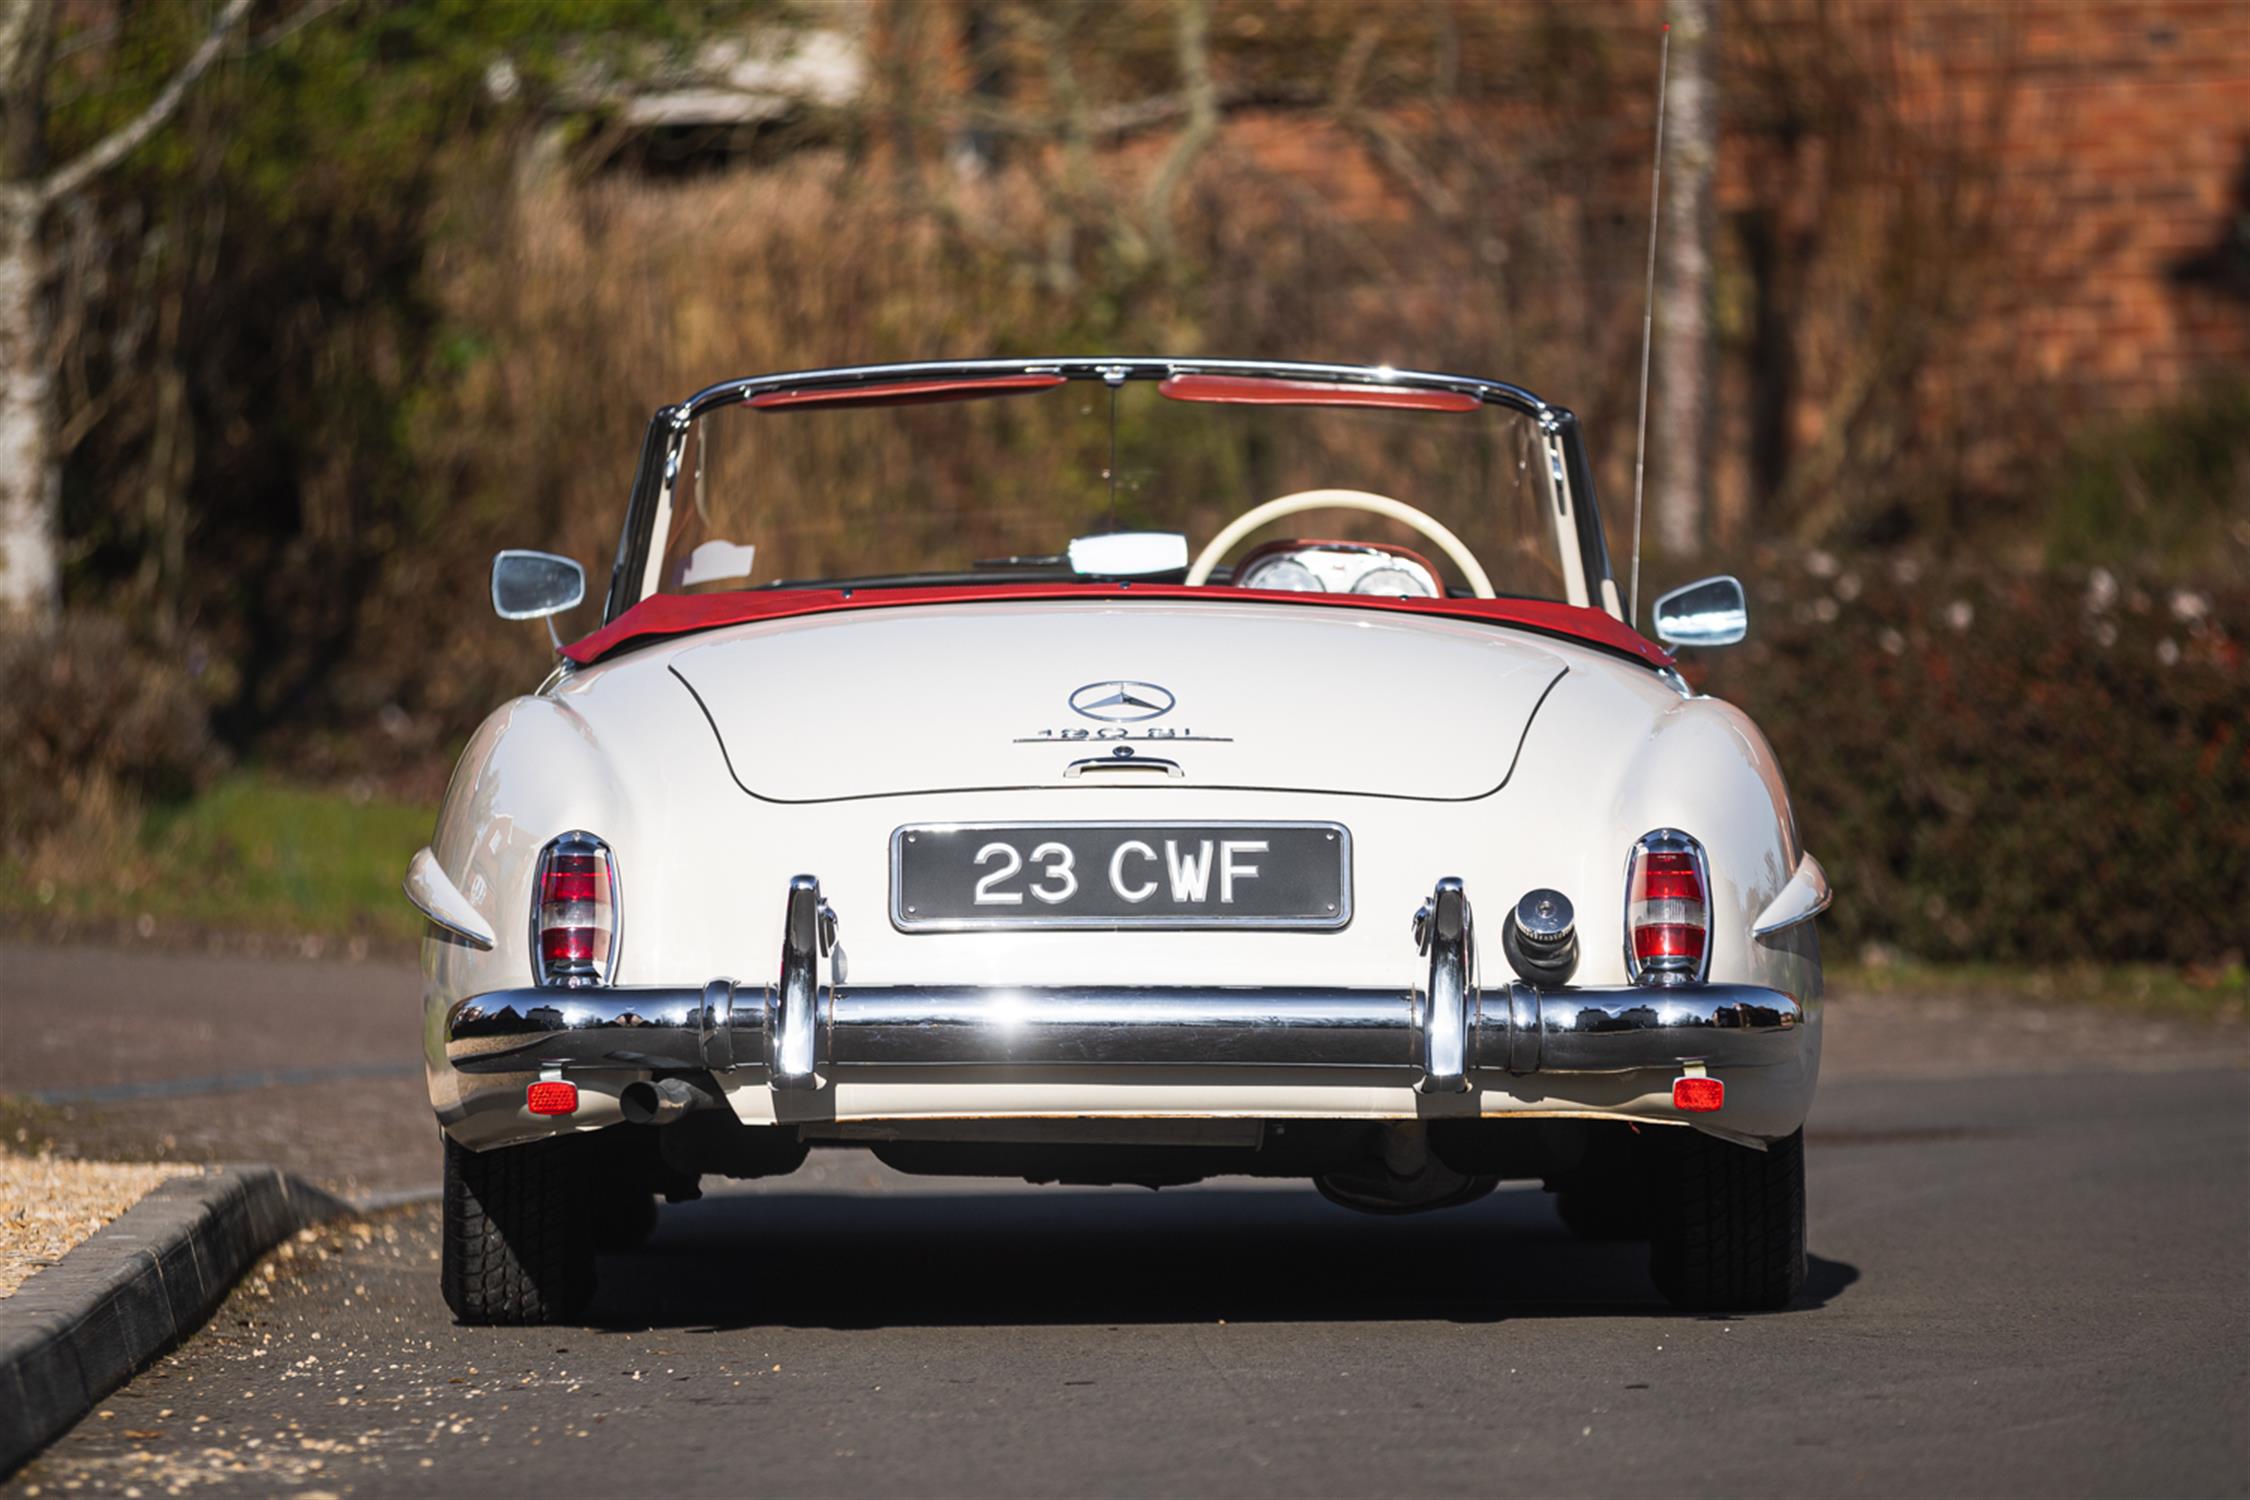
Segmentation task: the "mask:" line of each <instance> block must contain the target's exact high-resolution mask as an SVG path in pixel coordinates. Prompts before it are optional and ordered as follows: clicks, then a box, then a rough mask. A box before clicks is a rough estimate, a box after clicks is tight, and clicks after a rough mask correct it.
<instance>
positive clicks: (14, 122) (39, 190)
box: [0, 0, 62, 623]
mask: <svg viewBox="0 0 2250 1500" xmlns="http://www.w3.org/2000/svg"><path fill="white" fill-rule="evenodd" d="M53 39H54V13H53V11H52V9H51V8H50V6H49V5H48V3H47V0H0V623H5V622H7V621H10V620H20V619H23V618H26V617H29V618H31V619H34V620H49V619H52V618H53V617H54V614H55V611H56V610H57V608H58V607H59V606H60V604H61V601H62V554H61V549H60V547H59V545H58V543H57V537H58V535H59V528H60V517H59V515H58V514H57V512H58V507H59V500H60V496H61V492H62V483H61V476H60V475H59V473H58V472H57V470H56V467H55V446H54V445H55V438H54V422H53V417H54V413H53V411H52V409H51V400H52V397H51V392H50V388H49V378H48V355H49V353H50V351H49V349H48V347H47V345H48V342H49V340H50V339H51V338H52V335H53V325H52V324H51V323H50V322H49V318H50V316H51V314H50V312H49V309H48V306H47V296H46V269H47V268H46V262H45V257H44V256H43V254H42V253H41V242H40V235H39V225H40V220H41V218H42V217H43V216H44V213H45V209H46V203H45V199H44V194H43V189H44V186H45V184H44V183H43V181H42V180H41V175H40V174H41V172H42V171H43V169H44V168H45V166H46V144H47V142H46V124H47V121H46V99H45V91H46V79H47V60H48V57H49V56H50V53H51V49H52V45H53Z"/></svg>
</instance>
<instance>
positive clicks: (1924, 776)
mask: <svg viewBox="0 0 2250 1500" xmlns="http://www.w3.org/2000/svg"><path fill="white" fill-rule="evenodd" d="M1748 582H1749V585H1750V588H1751V598H1752V606H1751V611H1752V612H1751V622H1752V623H1751V636H1750V641H1749V642H1748V643H1747V644H1745V645H1744V646H1742V647H1739V648H1736V649H1734V650H1732V651H1727V652H1717V653H1712V654H1710V655H1709V656H1708V657H1706V658H1705V659H1704V660H1703V661H1702V662H1694V663H1690V664H1689V670H1690V672H1691V675H1692V676H1693V677H1694V678H1695V679H1696V680H1698V681H1699V682H1700V683H1701V684H1702V685H1703V686H1705V687H1706V688H1707V690H1708V691H1711V692H1713V693H1716V694H1717V695H1719V696H1721V697H1724V698H1727V699H1729V700H1731V701H1733V702H1735V703H1738V704H1740V705H1741V706H1742V707H1743V708H1744V709H1746V710H1747V711H1749V712H1750V713H1751V714H1752V715H1753V716H1754V717H1755V718H1756V719H1757V720H1758V722H1759V724H1760V725H1761V726H1762V727H1763V728H1764V729H1765V731H1766V732H1767V734H1768V735H1769V736H1770V737H1771V738H1772V740H1773V743H1774V748H1775V751H1776V752H1777V753H1778V754H1779V756H1780V758H1781V763H1782V766H1783V768H1784V769H1785V770H1786V772H1787V774H1788V776H1789V780H1790V790H1791V794H1792V796H1793V798H1794V801H1795V804H1796V809H1797V818H1798V824H1799V827H1800V828H1801V830H1802V831H1803V834H1804V838H1805V842H1806V845H1807V847H1808V848H1810V849H1811V850H1812V851H1813V852H1814V853H1815V854H1816V855H1818V856H1819V857H1820V860H1821V862H1822V863H1823V864H1824V865H1825V866H1826V867H1827V869H1828V872H1829V875H1830V878H1831V879H1832V881H1833V882H1834V884H1835V886H1836V889H1837V900H1836V906H1835V908H1834V912H1833V914H1832V916H1831V917H1830V918H1828V919H1827V930H1828V932H1829V933H1830V934H1831V936H1832V938H1833V939H1835V940H1837V941H1838V949H1839V956H1843V957H1851V956H1857V955H1860V954H1862V953H1863V952H1865V951H1867V950H1868V948H1869V947H1870V945H1882V947H1883V948H1886V949H1889V950H1892V951H1895V952H1898V953H1901V954H1904V955H1909V956H1913V957H1916V958H1922V959H1935V960H1944V961H1949V962H1953V961H1975V960H1994V961H2009V962H2021V963H2030V964H2041V965H2046V964H2056V963H2062V962H2068V961H2075V960H2086V959H2093V960H2102V961H2108V962H2124V961H2150V962H2162V963H2175V964H2178V963H2210V962H2214V961H2222V960H2225V959H2228V958H2229V957H2232V958H2233V959H2234V960H2235V961H2237V962H2239V958H2240V954H2241V951H2242V948H2243V945H2244V941H2245V935H2246V934H2250V670H2246V662H2245V654H2244V653H2245V639H2246V637H2250V587H2242V586H2234V587H2231V588H2228V589H2225V590H2217V591H2214V590H2202V591H2194V590H2189V589H2184V588H2159V587H2153V586H2149V585H2146V584H2136V583H2134V582H2131V581H2126V580H2119V579H2118V578H2116V577H2114V576H2113V575H2112V574H2110V573H2108V572H2106V571H2104V570H2101V569H2094V570H2091V571H2089V572H2077V573H2072V574H2061V573H2047V574H2040V575H2033V576H2011V575H2002V574H1998V573H1994V572H1985V573H1977V572H1972V571H1969V570H1968V569H1967V568H1965V567H1952V568H1945V569H1937V568H1928V567H1923V566H1918V565H1916V564H1915V563H1914V562H1912V561H1910V560H1904V559H1891V560H1888V561H1881V560H1875V561H1867V562H1862V563H1859V564H1857V565H1852V564H1846V563H1842V562H1839V561H1837V560H1835V559H1832V558H1828V557H1824V556H1818V555H1816V556H1815V557H1813V558H1812V559H1810V560H1809V565H1808V564H1807V563H1805V562H1800V563H1797V564H1794V565H1791V566H1788V567H1785V568H1784V567H1776V568H1774V569H1771V570H1769V571H1767V572H1765V573H1763V574H1762V575H1758V576H1754V577H1752V578H1750V579H1749V580H1748Z"/></svg>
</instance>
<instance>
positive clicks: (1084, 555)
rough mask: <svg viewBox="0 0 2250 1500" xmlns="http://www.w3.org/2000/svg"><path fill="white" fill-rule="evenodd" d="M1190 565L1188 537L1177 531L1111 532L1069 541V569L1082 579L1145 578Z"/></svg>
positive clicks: (1180, 571)
mask: <svg viewBox="0 0 2250 1500" xmlns="http://www.w3.org/2000/svg"><path fill="white" fill-rule="evenodd" d="M1187 565H1188V545H1187V538H1186V537H1184V536H1182V535H1180V534H1179V533H1178V532H1176V531H1112V532H1109V533H1108V534H1106V535H1103V536H1082V537H1075V538H1073V539H1072V541H1071V544H1070V571H1071V572H1073V573H1076V574H1078V575H1079V576H1080V577H1082V578H1145V577H1147V576H1148V575H1149V574H1151V573H1182V572H1185V571H1186V570H1187Z"/></svg>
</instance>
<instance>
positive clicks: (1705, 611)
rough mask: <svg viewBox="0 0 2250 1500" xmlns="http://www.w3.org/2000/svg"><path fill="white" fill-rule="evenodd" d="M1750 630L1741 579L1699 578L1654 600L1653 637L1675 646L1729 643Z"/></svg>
mask: <svg viewBox="0 0 2250 1500" xmlns="http://www.w3.org/2000/svg"><path fill="white" fill-rule="evenodd" d="M1749 631H1750V601H1749V600H1748V599H1747V598H1746V597H1744V595H1743V592H1742V581H1741V580H1740V579H1738V578H1730V577H1727V576H1725V575H1724V574H1722V575H1720V576H1719V577H1717V578H1704V579H1699V580H1697V581H1696V582H1694V583H1690V584H1684V585H1682V586H1681V587H1679V588H1676V589H1674V590H1672V592H1670V593H1669V594H1666V595H1664V596H1663V597H1662V598H1660V599H1658V600H1657V601H1656V638H1657V639H1658V640H1660V641H1664V642H1666V643H1668V644H1670V645H1674V646H1731V645H1733V644H1734V643H1735V642H1736V641H1739V640H1741V639H1742V638H1743V636H1745V635H1747V634H1749Z"/></svg>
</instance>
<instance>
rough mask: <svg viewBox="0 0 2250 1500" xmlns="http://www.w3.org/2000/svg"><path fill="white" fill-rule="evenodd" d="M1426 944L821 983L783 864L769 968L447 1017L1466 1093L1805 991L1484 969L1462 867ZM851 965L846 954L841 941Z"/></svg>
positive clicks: (1681, 1058)
mask: <svg viewBox="0 0 2250 1500" xmlns="http://www.w3.org/2000/svg"><path fill="white" fill-rule="evenodd" d="M1415 930H1416V933H1417V935H1418V937H1419V938H1420V940H1421V943H1422V947H1423V950H1424V954H1425V956H1426V959H1427V964H1428V968H1427V976H1426V979H1425V982H1424V983H1422V984H1421V985H1419V986H1418V987H1415V988H1412V989H1396V990H1380V989H1344V988H1308V987H1279V988H1264V987H1258V988H1242V987H1207V988H1206V987H1186V986H1154V985H1151V986H1123V985H1070V986H1048V987H1028V986H1027V987H1023V988H999V987H982V986H968V985H865V986H852V987H848V988H847V987H846V986H845V985H844V984H843V983H842V982H841V980H840V978H839V980H838V982H836V983H832V984H828V985H823V984H821V983H819V982H818V970H819V957H820V956H821V955H822V954H826V953H828V952H829V951H830V950H831V948H832V947H833V946H834V936H835V914H834V913H833V912H832V911H830V910H829V909H828V908H827V906H826V905H825V904H823V903H822V901H821V899H820V886H819V883H818V882H817V881H816V880H814V879H812V878H811V877H810V876H799V877H797V879H795V880H793V881H792V882H791V883H790V890H789V905H788V910H787V917H786V922H785V926H784V935H783V940H782V958H781V973H780V977H779V980H778V982H777V983H773V984H768V985H762V986H755V985H742V984H737V983H736V982H735V981H733V980H731V979H714V980H712V981H711V982H710V983H709V984H706V985H704V986H703V987H702V988H701V989H699V990H697V989H685V988H677V989H674V988H648V989H628V988H620V989H589V990H561V989H536V988H525V989H511V990H496V991H493V992H491V993H489V994H483V995H476V996H472V997H471V998H469V999H467V1000H463V1001H461V1002H459V1003H458V1004H456V1005H455V1006H453V1008H452V1009H451V1011H450V1012H448V1014H447V1016H446V1026H445V1054H446V1059H447V1061H449V1062H450V1063H451V1064H452V1065H453V1066H454V1067H455V1068H457V1069H459V1070H460V1071H462V1072H465V1073H507V1072H528V1071H532V1070H544V1069H570V1068H603V1069H708V1070H710V1071H712V1072H715V1073H729V1072H736V1071H743V1070H747V1071H748V1072H750V1073H751V1074H752V1075H753V1076H754V1077H758V1078H762V1080H763V1081H764V1082H766V1083H767V1084H769V1085H770V1086H772V1087H773V1088H775V1089H781V1090H791V1089H809V1088H817V1087H819V1086H820V1084H821V1083H822V1082H823V1081H824V1078H825V1076H826V1075H828V1074H830V1073H832V1072H835V1071H843V1070H857V1069H861V1068H899V1067H945V1066H974V1067H988V1068H989V1067H995V1066H1002V1067H1024V1068H1049V1067H1061V1066H1073V1065H1099V1066H1109V1067H1186V1066H1194V1067H1216V1068H1339V1069H1362V1070H1371V1071H1377V1072H1389V1073H1394V1074H1399V1075H1402V1076H1407V1077H1411V1078H1412V1079H1413V1080H1414V1082H1415V1085H1416V1087H1417V1088H1420V1089H1421V1090H1422V1091H1424V1092H1426V1093H1458V1092H1462V1091H1464V1090H1466V1089H1467V1088H1468V1087H1469V1082H1470V1078H1471V1076H1472V1075H1474V1074H1476V1073H1479V1072H1488V1073H1507V1074H1512V1075H1517V1076H1521V1075H1525V1074H1532V1073H1626V1072H1633V1071H1637V1070H1641V1069H1650V1068H1657V1069H1676V1068H1682V1067H1686V1066H1688V1065H1690V1064H1698V1063H1700V1064H1703V1065H1705V1066H1708V1067H1712V1068H1747V1067H1765V1066H1771V1065H1774V1064H1778V1063H1785V1062H1789V1061H1792V1060H1794V1059H1795V1058H1796V1057H1797V1056H1798V1053H1799V1049H1800V1046H1801V1042H1802V1034H1801V1028H1802V1026H1803V1022H1804V1019H1805V1018H1804V1012H1803V1009H1802V1007H1801V1006H1800V1005H1799V1003H1798V1002H1797V1000H1796V999H1795V998H1794V997H1792V996H1790V995H1787V994H1784V993H1782V992H1780V991H1778V990H1770V989H1764V988H1760V987H1758V986H1754V985H1739V984H1699V985H1679V986H1673V987H1669V988H1653V987H1652V988H1639V987H1628V986H1615V987H1603V988H1571V987H1564V988H1560V989H1548V990H1541V989H1536V988H1533V987H1532V986H1530V985H1525V984H1517V983H1511V984H1509V985H1507V986H1506V987H1504V988H1498V989H1490V990H1481V991H1480V990H1479V989H1477V988H1476V987H1475V985H1474V984H1473V982H1472V977H1473V976H1474V974H1475V973H1476V965H1475V949H1474V927H1473V922H1472V920H1471V914H1470V909H1469V904H1468V900H1467V897H1466V895H1465V894H1464V893H1463V891H1462V889H1461V884H1460V882H1459V881H1457V880H1450V879H1449V880H1445V881H1441V882H1439V885H1438V889H1437V891H1436V893H1435V894H1434V895H1433V896H1432V897H1431V899H1430V901H1429V902H1428V903H1426V904H1425V905H1424V906H1423V908H1422V910H1421V911H1420V912H1418V913H1416V920H1415ZM834 957H835V959H836V960H837V964H836V967H838V968H840V967H841V958H842V955H841V953H837V954H835V955H834Z"/></svg>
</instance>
